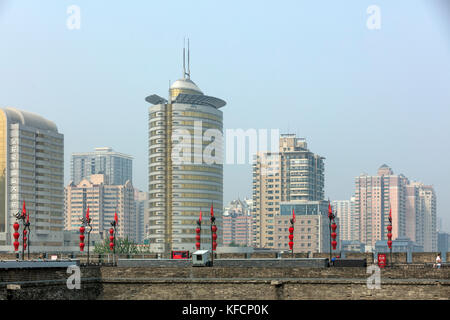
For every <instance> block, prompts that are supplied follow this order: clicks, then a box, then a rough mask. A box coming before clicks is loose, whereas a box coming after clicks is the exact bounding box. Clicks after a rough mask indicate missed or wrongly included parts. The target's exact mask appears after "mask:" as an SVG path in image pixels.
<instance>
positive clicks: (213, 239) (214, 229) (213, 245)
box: [211, 204, 217, 266]
mask: <svg viewBox="0 0 450 320" xmlns="http://www.w3.org/2000/svg"><path fill="white" fill-rule="evenodd" d="M216 240H217V226H216V217H214V208H213V205H212V204H211V266H214V251H216V248H217V242H216Z"/></svg>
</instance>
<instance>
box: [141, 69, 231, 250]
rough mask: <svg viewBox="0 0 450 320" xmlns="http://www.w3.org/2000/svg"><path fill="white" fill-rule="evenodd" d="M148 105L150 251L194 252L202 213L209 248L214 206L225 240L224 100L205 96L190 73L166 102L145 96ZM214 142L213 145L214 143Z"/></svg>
mask: <svg viewBox="0 0 450 320" xmlns="http://www.w3.org/2000/svg"><path fill="white" fill-rule="evenodd" d="M146 101H147V102H149V103H151V104H152V106H150V107H149V110H148V112H149V228H148V231H149V232H148V239H149V242H150V247H151V250H152V251H154V252H158V253H165V254H167V255H168V254H170V252H171V251H172V250H189V251H193V250H195V243H196V240H195V236H196V234H195V229H196V221H197V220H198V218H199V212H200V210H202V211H203V213H204V218H203V224H202V233H204V235H202V237H201V239H202V248H208V246H209V248H210V247H211V240H210V231H209V228H210V222H209V216H210V215H209V212H210V207H211V205H213V206H214V212H215V217H216V224H217V225H218V226H219V228H218V232H217V235H218V245H219V246H220V245H221V244H220V241H221V239H222V228H221V221H222V210H223V164H222V152H221V150H222V132H223V114H222V111H221V110H220V108H222V107H223V106H225V104H226V103H225V101H223V100H221V99H218V98H214V97H211V96H207V95H205V94H204V93H203V92H202V91H201V90H200V88H199V87H198V86H197V85H196V84H195V83H194V82H193V81H192V80H191V79H190V71H189V65H188V71H187V72H186V68H184V70H183V77H182V78H181V79H179V80H177V81H175V82H174V83H172V85H171V86H170V89H169V97H168V99H165V98H162V97H160V96H158V95H151V96H149V97H147V98H146ZM212 141H214V142H212Z"/></svg>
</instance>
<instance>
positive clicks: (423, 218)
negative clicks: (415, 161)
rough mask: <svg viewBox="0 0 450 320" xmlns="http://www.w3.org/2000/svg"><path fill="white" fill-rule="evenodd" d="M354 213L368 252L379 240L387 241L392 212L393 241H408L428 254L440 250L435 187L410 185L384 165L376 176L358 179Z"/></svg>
mask: <svg viewBox="0 0 450 320" xmlns="http://www.w3.org/2000/svg"><path fill="white" fill-rule="evenodd" d="M355 186H356V189H355V213H356V215H357V216H358V219H359V221H360V223H359V239H354V240H360V241H361V242H363V243H365V244H366V248H368V249H369V251H373V250H374V246H375V243H376V242H377V241H384V240H386V241H387V226H388V223H389V220H388V219H389V213H390V212H392V239H393V240H395V239H397V238H402V239H405V238H409V239H410V240H411V241H413V242H414V243H415V244H416V245H418V246H421V247H423V249H424V250H425V251H430V252H433V251H435V250H436V249H437V232H436V195H435V192H434V189H433V187H432V186H427V185H424V184H422V183H420V182H410V181H409V180H408V179H407V178H406V177H405V176H404V175H401V174H400V175H395V174H394V172H393V171H392V169H391V168H389V167H388V166H387V165H383V166H381V167H380V168H379V170H378V174H377V175H376V176H369V175H367V174H363V175H361V176H359V177H357V178H356V180H355Z"/></svg>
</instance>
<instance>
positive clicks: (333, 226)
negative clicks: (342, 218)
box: [328, 200, 337, 263]
mask: <svg viewBox="0 0 450 320" xmlns="http://www.w3.org/2000/svg"><path fill="white" fill-rule="evenodd" d="M335 217H336V215H334V214H333V210H332V209H331V204H330V200H328V219H329V220H330V224H329V225H330V263H331V261H332V260H331V259H332V258H331V249H333V250H336V246H337V241H336V236H337V233H336V228H337V225H336V223H335V221H334V219H335Z"/></svg>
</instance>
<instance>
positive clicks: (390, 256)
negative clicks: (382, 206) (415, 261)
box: [387, 208, 392, 267]
mask: <svg viewBox="0 0 450 320" xmlns="http://www.w3.org/2000/svg"><path fill="white" fill-rule="evenodd" d="M387 230H388V233H387V238H388V241H387V245H388V247H389V260H390V265H391V267H392V208H390V209H389V224H388V226H387Z"/></svg>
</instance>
